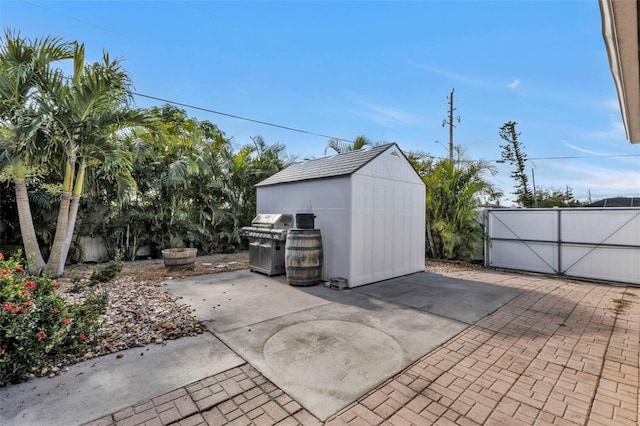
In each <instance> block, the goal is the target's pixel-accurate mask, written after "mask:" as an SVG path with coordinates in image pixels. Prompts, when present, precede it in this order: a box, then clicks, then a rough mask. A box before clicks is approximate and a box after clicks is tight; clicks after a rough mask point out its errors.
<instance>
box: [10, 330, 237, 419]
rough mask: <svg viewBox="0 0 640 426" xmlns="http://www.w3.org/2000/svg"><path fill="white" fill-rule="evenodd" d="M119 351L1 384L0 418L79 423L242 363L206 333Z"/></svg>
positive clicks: (218, 341)
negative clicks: (42, 375) (59, 370)
mask: <svg viewBox="0 0 640 426" xmlns="http://www.w3.org/2000/svg"><path fill="white" fill-rule="evenodd" d="M117 355H122V357H120V358H118V357H117ZM117 355H116V354H112V355H106V356H101V357H98V358H94V359H91V360H88V361H85V362H81V363H79V364H76V365H73V366H71V367H69V371H67V372H64V373H61V374H60V375H59V376H56V377H54V378H51V379H49V378H38V379H34V380H31V381H29V382H25V383H21V384H18V385H13V386H8V387H5V388H2V389H1V390H0V424H2V425H15V426H20V425H25V426H33V425H60V426H68V425H74V424H82V423H86V422H88V421H91V420H93V419H95V418H98V417H101V416H104V415H107V414H110V413H113V412H115V411H117V410H119V409H121V408H124V407H127V406H129V405H132V404H135V403H138V402H141V401H145V400H148V399H150V398H152V397H155V396H157V395H160V394H163V393H166V392H169V391H172V390H173V389H176V388H179V387H181V386H185V385H187V384H189V383H192V382H194V381H196V380H199V379H202V378H204V377H209V376H212V375H215V374H217V373H220V372H222V371H225V370H228V369H230V368H234V367H236V366H239V365H242V364H243V363H244V361H243V360H242V359H241V358H240V357H238V356H237V355H236V354H235V353H233V351H231V350H230V349H229V348H227V347H226V346H225V345H224V344H223V343H222V342H220V340H218V339H217V338H215V337H214V336H212V335H211V334H209V333H204V334H201V335H198V336H195V337H185V338H182V339H179V340H171V341H168V342H167V343H166V345H148V346H145V347H141V348H133V349H129V350H126V351H122V352H118V354H117Z"/></svg>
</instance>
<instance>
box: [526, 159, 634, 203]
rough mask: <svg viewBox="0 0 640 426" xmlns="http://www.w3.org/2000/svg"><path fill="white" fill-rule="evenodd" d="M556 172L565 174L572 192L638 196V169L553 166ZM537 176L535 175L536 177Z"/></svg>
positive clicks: (561, 164)
mask: <svg viewBox="0 0 640 426" xmlns="http://www.w3.org/2000/svg"><path fill="white" fill-rule="evenodd" d="M554 166H555V169H556V171H557V172H558V171H559V170H558V169H560V170H562V171H564V172H567V173H568V175H567V174H565V175H564V176H571V177H570V179H567V182H563V183H565V184H568V185H569V186H570V187H572V188H573V189H574V192H577V191H575V190H578V191H581V192H582V191H586V190H588V189H592V190H598V191H599V192H606V193H608V194H617V195H635V196H638V195H639V194H640V169H636V170H630V169H624V168H607V167H600V166H593V165H589V164H581V165H571V164H567V163H558V164H554ZM536 176H537V175H536Z"/></svg>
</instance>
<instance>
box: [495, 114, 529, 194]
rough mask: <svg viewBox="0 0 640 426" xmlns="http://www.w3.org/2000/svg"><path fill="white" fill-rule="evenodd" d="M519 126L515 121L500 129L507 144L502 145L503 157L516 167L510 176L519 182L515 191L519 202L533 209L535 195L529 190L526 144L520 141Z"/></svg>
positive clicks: (501, 135) (500, 133) (508, 122)
mask: <svg viewBox="0 0 640 426" xmlns="http://www.w3.org/2000/svg"><path fill="white" fill-rule="evenodd" d="M517 125H518V123H516V122H515V121H507V122H506V123H504V125H502V127H500V131H499V135H500V137H501V138H502V139H503V140H504V141H505V142H506V144H504V145H500V148H501V149H502V152H501V156H502V159H503V160H504V161H506V162H508V163H509V164H511V165H512V166H515V170H514V171H512V172H511V174H510V176H511V177H512V178H513V179H515V180H516V182H517V185H516V190H515V191H514V194H515V195H517V197H518V198H517V201H518V202H519V203H521V204H522V205H523V206H524V207H533V206H534V199H533V193H532V192H531V189H530V188H529V177H528V176H527V169H526V161H527V154H526V153H525V152H524V148H525V147H524V143H522V142H521V141H520V140H519V139H518V138H519V137H520V135H521V133H519V132H518V131H517V130H516V126H517Z"/></svg>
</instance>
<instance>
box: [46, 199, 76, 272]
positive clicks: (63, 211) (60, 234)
mask: <svg viewBox="0 0 640 426" xmlns="http://www.w3.org/2000/svg"><path fill="white" fill-rule="evenodd" d="M70 204H71V192H68V191H64V192H63V193H62V198H61V199H60V211H59V212H58V224H57V225H56V234H55V236H54V237H53V245H52V247H51V254H50V255H49V260H48V261H47V267H46V269H45V272H46V273H47V274H49V275H50V276H51V277H53V278H59V277H60V276H61V275H62V272H63V271H60V259H61V258H62V251H63V250H62V248H63V245H64V240H65V238H66V236H67V226H68V224H69V205H70ZM63 265H64V263H63Z"/></svg>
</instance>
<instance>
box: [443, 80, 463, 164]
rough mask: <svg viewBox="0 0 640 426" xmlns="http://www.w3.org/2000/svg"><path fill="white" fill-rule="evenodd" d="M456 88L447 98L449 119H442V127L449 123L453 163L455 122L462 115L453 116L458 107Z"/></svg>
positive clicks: (450, 152) (451, 159) (450, 155)
mask: <svg viewBox="0 0 640 426" xmlns="http://www.w3.org/2000/svg"><path fill="white" fill-rule="evenodd" d="M454 90H456V89H455V88H453V89H451V93H450V94H449V96H447V99H449V119H448V120H447V119H446V118H445V119H444V120H442V127H444V126H446V125H447V124H448V125H449V161H451V163H453V128H454V127H456V126H455V125H454V124H453V122H454V120H458V123H459V122H460V116H459V115H458V116H456V117H454V116H453V111H455V110H456V108H454V107H453V92H454Z"/></svg>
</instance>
